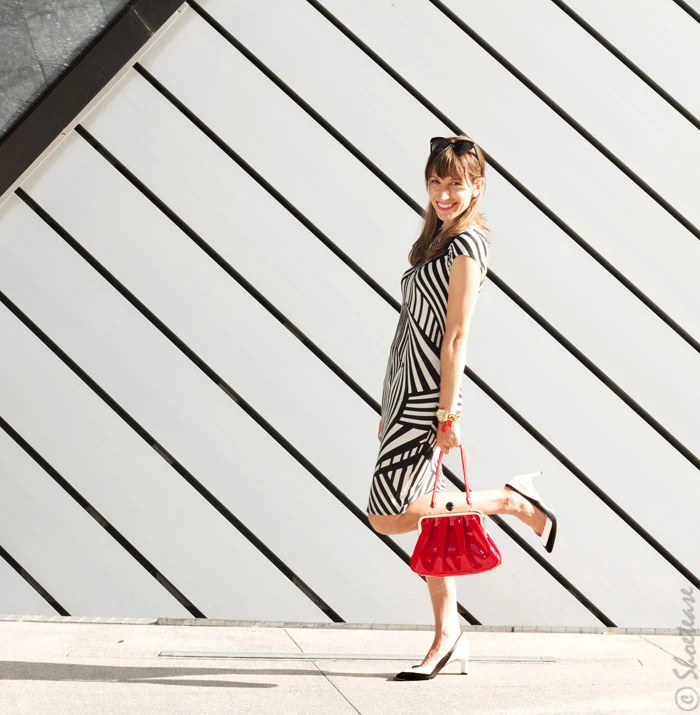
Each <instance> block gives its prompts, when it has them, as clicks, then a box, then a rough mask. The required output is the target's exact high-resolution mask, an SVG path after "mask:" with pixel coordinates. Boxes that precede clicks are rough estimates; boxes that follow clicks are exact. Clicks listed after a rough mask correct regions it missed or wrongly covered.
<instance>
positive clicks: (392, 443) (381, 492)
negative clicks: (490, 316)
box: [366, 136, 556, 680]
mask: <svg viewBox="0 0 700 715" xmlns="http://www.w3.org/2000/svg"><path fill="white" fill-rule="evenodd" d="M485 169H486V165H485V162H484V156H483V153H482V151H481V149H480V148H479V147H478V146H477V145H476V144H475V143H474V141H473V140H471V139H470V138H469V137H466V136H458V137H447V138H443V137H435V138H433V139H432V140H431V142H430V156H429V158H428V162H427V164H426V167H425V182H426V188H427V191H428V196H429V199H430V203H429V204H428V207H427V209H426V211H425V213H424V225H423V230H422V232H421V234H420V236H419V237H418V239H417V240H416V242H415V243H414V244H413V246H412V248H411V251H410V253H409V262H410V264H411V267H410V268H409V269H408V270H407V271H405V273H404V274H403V276H402V277H401V295H402V306H401V313H400V314H399V321H398V325H397V328H396V334H395V335H394V339H393V341H392V343H391V347H390V350H389V359H388V361H387V366H386V373H385V377H384V384H383V390H382V408H381V421H380V426H379V433H378V437H379V441H380V445H379V454H378V456H377V462H376V465H375V469H374V475H373V477H372V483H371V487H370V493H369V500H368V504H367V509H366V513H367V518H368V520H369V523H370V525H371V527H372V528H373V529H374V530H375V531H377V532H378V533H381V534H386V535H389V534H403V533H407V532H409V531H414V530H416V529H417V526H418V520H419V519H420V517H421V516H424V515H427V514H429V513H431V509H430V502H431V498H432V491H433V487H434V484H435V479H436V469H437V461H438V456H439V455H440V452H442V453H443V454H447V453H448V452H449V450H450V449H451V448H452V447H457V446H459V445H460V444H461V438H460V431H459V418H460V411H461V408H462V389H461V380H462V375H463V372H464V365H465V359H466V347H467V338H468V335H469V325H470V323H471V318H472V315H473V313H474V310H475V308H476V303H477V299H478V296H479V293H480V292H481V288H482V286H483V284H484V280H485V278H486V273H487V270H488V259H489V243H490V241H489V240H488V238H487V231H488V229H487V228H486V226H485V225H484V221H483V216H482V214H481V213H480V211H479V203H480V201H481V197H482V196H483V193H484V190H485V187H486V179H485V176H484V172H485ZM438 427H439V429H438ZM532 476H533V475H520V476H519V477H516V478H515V479H513V480H511V481H510V482H509V483H508V484H506V485H504V486H503V487H501V488H497V489H491V490H488V491H473V490H470V498H471V502H472V504H471V506H470V505H469V504H467V501H466V499H465V498H464V492H447V491H445V478H444V474H443V473H442V472H441V473H440V481H439V483H438V486H437V493H436V495H435V502H436V503H435V507H436V508H435V510H434V512H433V513H448V512H450V511H451V512H452V513H456V512H464V511H468V510H469V509H475V510H477V511H481V512H483V513H484V514H511V515H513V516H516V517H518V518H519V519H521V520H522V521H523V522H525V523H526V524H528V525H529V526H531V527H532V528H533V529H534V530H535V533H537V534H538V535H539V536H540V538H541V540H542V543H543V544H544V545H545V548H546V550H547V551H551V550H552V548H553V545H554V537H555V535H556V518H555V516H554V513H553V512H552V511H551V509H549V507H547V506H546V505H545V504H544V503H543V502H542V501H541V500H540V499H539V496H538V495H537V493H536V492H535V490H534V489H533V488H532V484H531V481H529V480H530V478H531V477H532ZM450 502H451V503H450ZM426 580H427V582H428V589H429V591H430V597H431V600H432V603H433V611H434V614H435V637H434V640H433V644H432V646H431V648H430V650H429V651H428V654H427V655H426V657H425V659H424V660H423V663H422V664H421V665H420V666H418V667H417V668H414V669H413V670H412V671H404V672H402V673H399V674H398V675H397V678H398V679H399V680H417V679H427V678H432V677H434V676H435V675H436V674H437V672H439V671H440V670H441V669H442V668H443V667H444V666H445V665H447V664H448V663H449V662H451V661H452V660H457V659H458V660H461V661H463V666H462V672H467V671H466V660H467V656H466V642H465V641H464V639H462V641H461V642H460V640H459V639H460V637H461V626H460V622H459V616H458V613H457V597H456V584H455V577H454V576H449V577H433V576H426ZM455 639H457V640H455Z"/></svg>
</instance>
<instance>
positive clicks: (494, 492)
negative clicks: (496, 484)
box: [369, 487, 547, 535]
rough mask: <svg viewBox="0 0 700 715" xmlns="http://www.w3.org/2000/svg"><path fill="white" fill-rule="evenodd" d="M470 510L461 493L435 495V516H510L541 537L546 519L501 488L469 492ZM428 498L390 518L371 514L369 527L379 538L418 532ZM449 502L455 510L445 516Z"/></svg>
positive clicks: (539, 512)
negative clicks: (476, 513)
mask: <svg viewBox="0 0 700 715" xmlns="http://www.w3.org/2000/svg"><path fill="white" fill-rule="evenodd" d="M469 496H470V497H471V501H472V505H471V507H470V506H469V505H468V504H467V497H466V494H465V493H464V492H437V493H436V494H435V508H434V510H433V513H435V514H449V513H452V514H455V513H457V512H464V511H469V510H470V509H476V510H477V511H481V512H483V513H484V514H510V515H512V516H516V517H517V518H518V519H520V520H521V521H522V522H524V523H525V524H527V525H528V526H530V527H532V528H533V529H534V530H535V533H536V534H537V535H539V534H541V533H542V531H543V529H544V525H545V523H546V519H547V517H546V516H545V515H544V514H543V513H542V512H541V511H540V510H539V509H535V507H534V506H533V505H532V504H531V503H530V502H529V501H528V500H527V499H525V498H524V497H522V496H520V494H518V493H517V492H514V491H513V490H512V489H506V488H505V487H501V488H499V489H482V490H480V491H474V490H471V491H470V492H469ZM432 498H433V495H432V492H431V493H430V494H423V495H422V496H420V497H418V499H416V500H415V501H412V502H411V503H410V504H409V505H408V506H407V507H406V511H404V512H403V514H395V515H392V516H376V515H372V514H370V515H369V516H370V524H371V526H372V528H373V529H374V530H375V531H378V532H379V533H381V534H386V535H392V534H406V533H408V532H409V531H416V530H417V529H418V519H420V517H421V516H425V515H426V514H429V513H430V502H431V500H432ZM447 502H452V504H453V505H454V509H453V510H452V512H448V510H447V507H446V504H447Z"/></svg>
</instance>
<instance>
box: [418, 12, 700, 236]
mask: <svg viewBox="0 0 700 715" xmlns="http://www.w3.org/2000/svg"><path fill="white" fill-rule="evenodd" d="M428 2H430V3H431V4H432V5H434V6H435V7H436V8H437V9H438V10H440V12H442V13H443V15H445V16H446V17H447V18H449V19H450V20H451V21H452V22H453V23H454V24H455V25H457V27H459V29H460V30H462V31H463V32H464V33H465V34H467V35H469V37H470V38H471V39H472V40H474V42H476V43H477V44H478V45H479V47H481V48H482V49H483V50H485V51H486V52H488V54H489V55H491V57H493V58H494V59H495V60H496V61H497V62H498V63H499V64H500V65H501V66H502V67H504V68H505V69H507V70H508V71H509V72H510V73H511V74H512V75H513V76H514V77H515V78H516V79H518V80H519V81H520V82H521V83H522V84H524V85H525V86H526V87H527V88H528V89H529V90H530V91H531V92H532V93H533V94H534V95H535V96H536V97H537V98H538V99H540V100H541V101H542V102H544V103H545V104H546V105H547V106H548V107H549V108H550V109H551V110H552V111H553V112H555V114H557V116H559V117H560V118H561V119H563V120H564V121H565V122H566V123H567V124H568V125H569V126H570V127H571V128H572V129H574V130H575V131H576V132H578V133H579V134H580V135H581V136H582V137H583V138H584V139H585V140H586V141H587V142H588V143H589V144H591V146H593V147H595V148H596V149H597V150H598V151H599V152H600V153H601V154H602V155H603V156H604V157H605V158H606V159H607V160H608V161H610V162H611V163H612V164H614V165H615V166H616V167H617V168H618V169H619V170H620V171H621V172H622V173H623V174H624V175H625V176H626V177H627V178H628V179H631V180H632V181H633V182H634V183H635V184H636V185H637V186H638V187H639V188H640V189H641V190H642V191H643V192H644V193H645V194H646V195H647V196H649V197H650V198H652V199H653V200H654V201H656V203H657V204H658V205H659V206H661V208H663V209H664V210H665V211H666V212H668V213H669V214H670V215H671V216H673V218H675V219H676V221H678V223H680V224H681V226H683V227H684V228H686V229H687V230H688V231H690V233H692V234H693V236H695V238H700V229H699V228H698V227H697V226H696V225H695V224H694V223H693V222H692V221H690V219H688V218H686V217H685V216H684V215H683V214H682V213H681V212H680V211H679V210H678V209H676V208H675V207H674V206H672V205H671V202H670V201H668V200H667V199H665V198H664V197H663V196H661V194H660V193H659V192H658V191H656V189H654V188H653V187H652V186H651V185H649V184H648V183H647V182H646V181H644V179H642V177H641V176H639V175H638V174H637V173H636V172H634V171H632V169H630V168H629V166H627V164H625V162H624V161H622V159H620V158H619V157H617V156H616V155H615V154H613V153H612V151H610V149H608V148H607V147H606V146H605V145H604V144H603V142H601V141H600V140H599V139H597V138H596V137H595V136H594V135H593V134H592V133H591V132H589V131H588V130H587V129H586V128H585V127H584V126H583V125H582V124H581V123H580V122H577V121H576V120H575V119H574V118H573V117H572V116H571V115H570V114H569V113H568V112H567V111H565V110H564V108H563V107H560V106H559V105H558V104H557V103H556V102H555V101H554V100H553V99H552V98H551V97H550V96H549V95H548V94H547V93H546V92H544V91H543V90H541V89H540V88H539V87H538V86H537V85H536V84H535V83H534V82H533V81H532V80H531V79H529V78H528V77H526V76H525V74H523V73H522V72H521V71H520V70H519V69H518V68H517V67H516V66H515V65H514V64H513V63H512V62H509V61H508V60H507V59H506V58H505V57H504V56H503V55H502V54H501V53H500V52H498V50H496V49H495V48H494V47H492V46H491V45H490V44H489V43H488V42H486V40H484V38H483V37H481V36H480V35H479V34H478V33H477V32H475V31H474V30H473V29H472V28H471V27H470V26H469V25H467V23H466V22H464V20H462V18H461V17H459V16H458V15H457V14H456V13H454V12H452V10H450V9H449V8H448V7H446V6H445V5H444V4H443V3H442V2H440V0H428Z"/></svg>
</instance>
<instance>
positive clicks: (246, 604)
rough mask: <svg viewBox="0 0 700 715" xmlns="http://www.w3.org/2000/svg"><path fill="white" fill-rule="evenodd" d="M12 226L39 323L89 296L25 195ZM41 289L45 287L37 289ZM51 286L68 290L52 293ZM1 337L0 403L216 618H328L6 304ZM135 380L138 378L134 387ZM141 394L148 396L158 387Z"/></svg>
mask: <svg viewBox="0 0 700 715" xmlns="http://www.w3.org/2000/svg"><path fill="white" fill-rule="evenodd" d="M2 226H3V240H2V252H1V254H2V257H1V260H0V281H1V282H2V286H3V292H5V293H6V295H8V296H9V297H10V298H11V299H13V300H14V299H15V298H16V297H17V295H16V294H17V293H18V292H19V293H21V292H22V291H25V292H28V293H29V294H33V298H31V297H30V298H29V300H24V299H23V300H18V301H17V302H18V303H21V305H20V307H21V308H22V309H23V310H25V312H27V313H28V314H29V315H30V317H32V318H34V319H36V318H37V316H36V315H32V314H33V313H35V312H37V311H38V309H39V307H40V306H41V305H44V301H47V300H48V301H50V300H54V305H53V308H52V309H53V310H54V311H60V310H61V307H60V306H61V303H62V302H65V301H70V300H71V297H72V298H73V299H82V298H83V296H82V295H80V294H79V293H78V292H77V291H76V286H75V285H74V283H73V282H72V280H71V279H70V277H66V276H64V275H63V274H62V273H61V271H60V266H59V265H54V262H53V261H52V260H51V259H50V258H49V253H45V254H42V253H41V251H37V250H36V244H37V242H38V243H39V244H40V245H41V246H42V248H46V249H47V251H48V252H50V253H51V254H52V256H54V254H55V256H58V255H66V254H68V253H73V252H72V251H71V250H70V249H69V248H68V246H66V245H65V244H63V243H62V242H61V241H60V240H59V239H57V238H56V237H55V236H52V235H51V232H50V231H49V229H48V228H47V227H46V226H45V224H43V222H42V221H41V220H40V219H39V218H38V217H36V216H35V215H34V214H33V213H32V212H31V211H30V210H29V209H28V208H26V207H25V206H24V205H23V204H21V202H19V200H18V199H16V198H14V197H13V198H11V199H10V200H9V201H8V202H7V203H6V204H5V205H4V206H3V216H2ZM51 249H53V250H51ZM61 252H62V254H61ZM73 255H74V256H75V254H73ZM47 259H48V262H47ZM73 260H74V261H75V260H76V259H75V258H74V259H73ZM32 270H33V271H34V273H32ZM84 270H85V269H84ZM54 271H56V272H54ZM90 273H91V274H92V275H93V276H94V277H93V280H96V279H99V280H100V281H102V279H101V278H99V276H97V274H96V273H94V271H91V272H90ZM10 274H13V275H14V279H13V280H10ZM20 276H21V278H20ZM18 278H19V281H17V279H18ZM17 282H19V283H20V284H21V285H19V286H18V285H16V283H17ZM53 282H55V283H53ZM42 285H43V286H44V287H45V289H46V290H39V289H38V288H37V287H38V286H42ZM52 285H53V287H54V288H55V290H56V291H58V294H56V293H52V292H50V291H49V289H50V288H51V287H52ZM97 290H99V287H98V288H97ZM85 300H86V301H87V302H88V303H91V304H92V305H93V308H94V307H95V306H96V305H97V304H98V303H99V300H98V296H97V295H94V296H89V297H85ZM28 302H29V303H32V302H33V305H27V303H28ZM50 309H51V308H48V310H50ZM55 316H57V314H55ZM62 316H63V319H65V320H66V321H68V322H69V323H70V324H71V327H72V329H73V330H74V331H75V334H76V335H78V336H81V337H82V341H83V344H84V346H85V348H86V349H90V348H91V347H92V348H93V349H94V350H96V351H97V352H98V353H99V350H98V349H97V347H96V346H94V344H93V343H92V342H91V339H93V340H94V339H97V338H99V336H94V335H92V333H91V331H90V330H88V329H87V328H88V327H89V326H86V325H85V323H81V322H80V321H79V320H78V317H79V314H78V313H77V312H75V313H74V312H73V311H68V312H66V313H63V314H62ZM112 317H113V316H111V315H109V314H108V313H104V314H103V313H100V312H99V311H98V318H99V319H100V320H104V321H105V322H104V329H105V330H111V329H112V328H113V327H114V323H113V321H112ZM38 322H39V323H40V324H42V329H43V330H45V331H46V332H47V333H48V334H49V335H52V334H53V335H54V336H55V333H56V331H57V329H58V327H59V326H60V321H58V320H56V324H55V325H52V321H51V320H49V321H48V322H46V321H42V320H41V319H39V320H38ZM113 340H114V341H115V342H116V345H115V346H114V347H113V350H114V352H115V355H119V353H120V351H122V350H125V349H126V345H128V344H125V343H122V342H121V341H120V339H119V336H116V337H113ZM0 342H2V344H3V368H4V369H3V371H2V373H1V377H2V379H0V404H2V410H3V416H4V417H5V419H6V420H7V421H8V422H10V423H11V424H12V425H13V427H14V428H15V429H16V430H17V431H18V432H19V433H20V434H22V435H23V436H24V438H25V439H27V441H29V442H30V443H31V444H32V445H33V446H34V447H35V449H37V450H38V451H39V453H40V454H42V456H43V457H44V458H45V459H46V460H47V461H48V462H49V463H51V464H52V465H53V466H54V467H55V468H56V469H57V470H58V471H59V472H60V473H61V474H63V475H64V476H65V478H66V479H69V480H70V482H71V484H72V485H73V486H74V487H75V488H76V489H77V490H78V491H80V493H81V494H82V495H83V496H84V497H85V498H86V499H88V500H89V501H90V503H91V504H93V505H94V506H95V508H97V509H99V511H100V512H101V513H103V514H104V515H105V517H106V518H107V519H109V521H110V522H111V523H112V524H113V525H114V527H115V528H116V529H118V530H119V531H120V533H122V534H123V535H124V536H125V537H126V538H127V539H129V541H130V542H131V543H132V544H134V546H135V547H136V548H137V549H138V550H139V551H140V552H141V553H142V554H143V555H144V556H145V557H146V558H148V559H149V561H151V563H153V564H154V565H155V566H156V568H158V569H159V570H160V571H161V572H162V573H163V574H165V575H166V576H167V577H168V578H169V579H170V580H171V582H173V583H174V584H175V585H176V586H177V587H178V588H179V589H180V590H181V591H182V592H183V593H184V594H185V596H187V597H188V598H189V599H190V600H191V601H192V602H193V603H194V604H195V605H196V606H197V607H198V608H200V609H201V610H202V611H203V612H204V613H205V614H206V615H207V616H208V617H213V618H216V617H224V616H226V617H228V616H230V614H231V613H235V614H236V615H237V616H238V617H239V618H241V619H260V618H266V619H267V618H275V619H283V620H287V619H290V620H300V619H305V620H326V619H325V617H324V614H323V613H322V612H321V611H319V609H318V608H317V607H316V606H315V605H314V604H312V603H311V602H310V601H309V600H308V598H307V597H306V596H305V595H304V594H302V593H301V592H300V591H299V590H298V588H296V587H295V586H294V585H293V584H292V583H291V582H290V581H289V580H288V579H287V578H286V577H285V576H283V575H282V574H281V573H280V571H279V570H278V569H277V568H275V567H274V566H273V565H272V564H271V563H270V562H269V561H268V560H267V559H265V558H264V557H263V556H261V554H260V552H259V551H258V550H257V549H255V548H254V547H253V546H252V545H251V544H250V543H249V542H248V541H247V540H246V539H245V538H243V537H242V536H241V535H240V533H239V532H238V531H237V530H235V529H234V528H233V527H232V526H231V525H230V524H229V523H228V522H227V521H225V520H224V518H223V517H221V516H220V515H219V514H218V512H216V511H214V509H213V508H212V507H211V506H210V505H209V504H207V503H205V502H204V500H203V499H202V498H201V497H200V496H199V495H198V494H197V493H196V492H195V491H194V490H193V489H192V488H191V487H190V486H189V485H188V484H187V483H186V482H185V481H184V480H183V479H182V478H181V477H180V475H178V474H177V473H176V472H174V471H173V470H172V468H171V467H169V466H168V465H167V463H166V462H165V461H164V460H163V459H162V458H161V457H160V456H159V455H158V454H157V453H156V452H155V451H154V450H153V449H152V448H151V447H150V446H149V445H147V444H146V443H145V442H144V441H143V440H142V439H141V437H139V436H138V435H137V434H136V433H134V431H133V430H132V429H131V427H129V426H128V425H127V424H126V423H125V422H124V421H123V420H122V419H121V418H120V417H118V416H117V415H116V414H115V413H114V412H113V411H112V410H111V409H110V408H109V407H108V406H107V405H106V404H105V403H104V402H103V401H102V400H101V399H100V398H99V397H98V396H97V395H96V394H95V393H94V392H93V391H92V390H90V389H89V388H88V387H87V386H86V385H85V384H84V383H83V382H82V381H81V380H80V379H79V378H78V377H77V376H76V375H75V374H74V373H73V372H72V371H70V370H69V369H68V367H66V366H65V365H64V364H63V363H62V362H60V361H59V360H58V359H57V358H56V357H55V356H54V355H53V354H52V353H51V352H50V351H49V350H48V349H47V348H46V347H45V346H44V345H43V344H42V343H41V342H40V341H39V340H38V339H37V338H36V337H34V336H33V335H32V333H31V332H30V331H29V330H28V329H27V328H26V327H25V326H23V325H22V324H21V323H20V322H19V320H18V319H17V318H15V317H14V316H13V315H11V314H10V312H9V311H8V310H7V309H6V308H3V309H2V310H1V311H0ZM138 345H139V342H138V341H137V342H136V343H135V346H136V347H137V348H138ZM109 367H110V363H109V362H107V363H105V368H106V369H109ZM137 374H138V371H137ZM18 375H21V376H23V379H17V376H18ZM135 379H136V376H130V380H133V381H130V383H129V385H130V386H131V388H132V389H134V388H135V387H136V382H135ZM139 389H142V390H143V391H144V393H148V388H147V387H144V388H141V387H140V388H139ZM221 394H222V396H223V393H221ZM175 414H176V415H177V414H178V413H177V411H175ZM250 572H254V573H255V574H256V581H255V582H250V581H248V580H247V579H245V578H241V574H245V573H250ZM135 599H136V596H135V595H134V594H128V598H127V600H126V602H125V603H124V604H123V606H122V608H121V610H122V612H125V611H126V612H127V613H128V612H129V611H132V608H134V606H132V605H131V604H133V603H134V602H135ZM169 614H172V615H174V616H180V615H182V611H181V609H180V608H179V607H174V608H171V609H167V610H164V611H161V612H160V613H158V614H156V615H159V616H167V615H169ZM128 615H133V612H132V613H128ZM136 615H139V616H141V615H149V614H143V613H138V612H137V613H136Z"/></svg>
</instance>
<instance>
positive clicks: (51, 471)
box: [0, 293, 206, 618]
mask: <svg viewBox="0 0 700 715" xmlns="http://www.w3.org/2000/svg"><path fill="white" fill-rule="evenodd" d="M0 301H2V302H3V303H4V304H5V305H6V306H7V307H8V308H9V309H10V310H11V311H12V312H13V313H14V314H15V315H17V317H19V319H20V320H21V321H22V322H23V323H25V321H24V320H23V318H22V317H21V316H20V315H18V313H17V312H15V310H14V309H13V306H11V305H10V304H9V301H8V299H7V298H6V297H5V295H4V294H3V293H0ZM25 325H26V323H25ZM30 329H31V328H30ZM32 332H33V331H32ZM0 427H2V429H4V430H5V432H7V434H8V435H10V437H12V439H13V440H14V441H15V442H16V443H17V444H18V445H19V446H20V447H21V448H22V449H23V450H24V451H25V452H26V453H27V454H28V455H29V456H30V457H31V458H32V459H33V460H34V461H35V462H36V463H37V464H38V465H39V466H40V467H41V468H42V469H43V470H44V471H45V472H46V473H47V474H48V475H49V476H50V477H51V478H52V479H53V480H54V481H55V482H56V484H58V486H59V487H61V489H63V491H65V492H67V494H68V495H69V496H70V497H71V498H72V499H73V500H74V501H76V502H77V503H78V504H79V505H80V506H81V507H82V508H83V509H84V510H85V511H86V512H87V513H88V514H89V515H90V516H91V517H92V518H93V519H94V520H95V521H96V522H97V523H98V524H99V525H100V526H101V527H102V528H103V529H104V530H105V531H106V532H107V533H108V534H109V535H110V536H111V537H112V538H113V539H114V540H115V541H116V542H117V543H118V544H119V545H120V546H121V547H122V548H123V549H124V550H125V551H126V552H127V553H128V554H129V555H130V556H132V557H133V558H134V560H135V561H137V562H138V563H139V565H141V566H143V568H144V569H146V571H147V572H148V573H149V574H151V576H153V578H154V579H155V580H156V581H158V583H159V584H160V585H161V586H163V588H164V589H165V590H166V591H167V592H168V593H170V595H171V596H172V597H173V598H174V599H175V600H176V601H178V602H179V603H181V604H182V605H183V606H184V607H185V608H186V609H187V610H188V611H189V612H190V613H191V614H192V615H193V616H194V617H195V618H206V616H205V615H204V613H202V611H200V610H199V608H197V607H196V606H195V605H194V604H193V603H192V601H190V599H189V598H187V596H185V594H183V593H182V591H180V589H178V588H177V587H176V586H175V585H174V584H173V583H172V582H171V581H170V580H168V579H167V578H166V577H165V576H164V575H163V574H162V573H161V572H160V571H159V570H158V569H157V568H156V567H155V566H154V565H153V564H152V563H151V562H150V561H149V560H148V559H147V558H146V557H145V556H144V555H143V554H142V553H141V552H140V551H139V550H138V549H137V548H136V547H135V546H134V545H133V544H132V543H131V542H130V541H129V540H128V539H127V538H126V537H125V536H123V535H122V534H121V533H120V532H119V531H118V530H117V529H116V528H115V527H114V526H113V525H112V524H111V523H110V522H109V520H108V519H107V518H106V517H105V516H103V515H102V514H101V513H100V512H99V511H98V510H97V509H96V508H95V507H94V506H93V505H92V504H91V503H90V502H89V501H88V500H87V499H85V497H84V496H82V494H81V493H80V492H79V491H78V490H77V489H75V487H73V485H72V484H71V483H70V482H69V481H68V480H67V479H66V478H65V477H64V476H63V475H62V474H61V473H60V472H59V471H58V470H57V469H55V468H54V467H53V466H52V465H51V464H50V463H49V462H48V461H47V460H46V459H44V457H42V456H41V454H39V452H38V451H37V450H36V449H34V447H32V445H31V444H29V442H28V441H27V440H26V439H25V438H24V437H22V435H21V434H19V432H17V430H16V429H14V427H12V426H11V425H10V424H9V423H8V422H7V421H6V420H4V419H3V418H2V416H0ZM52 605H53V604H52ZM61 615H69V614H68V613H63V614H61Z"/></svg>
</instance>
